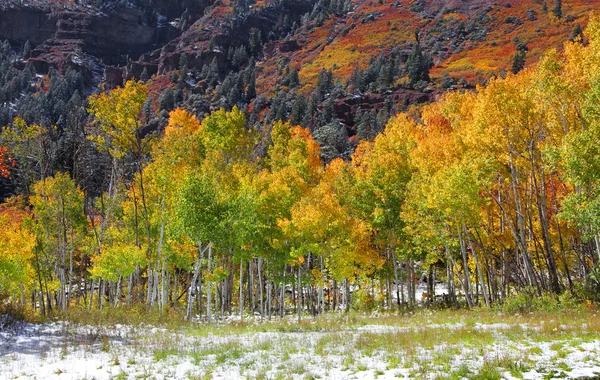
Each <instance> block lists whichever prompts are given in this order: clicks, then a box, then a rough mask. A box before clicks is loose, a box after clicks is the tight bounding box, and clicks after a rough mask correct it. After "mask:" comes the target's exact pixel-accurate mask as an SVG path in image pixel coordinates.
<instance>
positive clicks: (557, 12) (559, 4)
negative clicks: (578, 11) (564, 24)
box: [552, 0, 563, 18]
mask: <svg viewBox="0 0 600 380" xmlns="http://www.w3.org/2000/svg"><path fill="white" fill-rule="evenodd" d="M552 13H554V16H556V17H557V18H562V17H563V11H562V0H556V2H555V3H554V8H552Z"/></svg>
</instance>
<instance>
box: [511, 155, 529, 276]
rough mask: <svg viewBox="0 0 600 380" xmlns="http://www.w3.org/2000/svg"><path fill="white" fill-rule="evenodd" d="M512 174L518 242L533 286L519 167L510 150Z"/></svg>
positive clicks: (526, 271)
mask: <svg viewBox="0 0 600 380" xmlns="http://www.w3.org/2000/svg"><path fill="white" fill-rule="evenodd" d="M510 174H511V184H512V189H513V197H514V201H515V211H516V216H517V228H518V239H517V243H518V245H519V246H520V248H521V253H522V255H523V261H524V266H525V273H526V275H527V282H528V285H529V286H533V283H534V274H533V269H532V268H531V266H530V264H531V260H530V258H529V253H528V251H527V239H526V231H525V220H524V216H523V212H522V206H521V201H520V199H519V192H518V189H517V188H518V180H517V169H516V167H515V164H514V157H513V153H512V152H510Z"/></svg>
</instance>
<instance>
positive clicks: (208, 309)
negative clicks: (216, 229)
mask: <svg viewBox="0 0 600 380" xmlns="http://www.w3.org/2000/svg"><path fill="white" fill-rule="evenodd" d="M211 259H212V244H209V245H208V268H207V269H208V274H209V276H210V272H211V270H212V268H211ZM211 296H212V281H206V319H207V320H208V321H209V322H210V321H211V320H212V310H211V303H212V300H211Z"/></svg>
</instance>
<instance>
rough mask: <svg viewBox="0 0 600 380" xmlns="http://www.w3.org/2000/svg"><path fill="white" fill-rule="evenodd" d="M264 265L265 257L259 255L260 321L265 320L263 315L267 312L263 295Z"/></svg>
mask: <svg viewBox="0 0 600 380" xmlns="http://www.w3.org/2000/svg"><path fill="white" fill-rule="evenodd" d="M262 265H263V258H262V257H259V258H258V287H259V288H260V321H261V322H262V321H263V316H264V313H265V308H264V302H263V299H264V296H263V278H262Z"/></svg>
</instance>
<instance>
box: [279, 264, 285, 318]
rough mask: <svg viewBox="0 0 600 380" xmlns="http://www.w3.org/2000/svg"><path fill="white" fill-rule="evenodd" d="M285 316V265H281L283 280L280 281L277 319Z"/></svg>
mask: <svg viewBox="0 0 600 380" xmlns="http://www.w3.org/2000/svg"><path fill="white" fill-rule="evenodd" d="M284 315H285V264H284V265H283V280H282V281H281V301H280V302H279V317H280V318H283V316H284Z"/></svg>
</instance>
